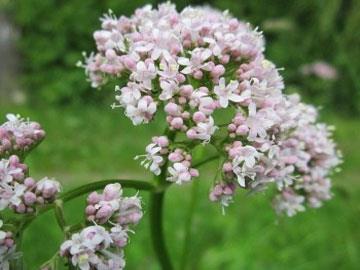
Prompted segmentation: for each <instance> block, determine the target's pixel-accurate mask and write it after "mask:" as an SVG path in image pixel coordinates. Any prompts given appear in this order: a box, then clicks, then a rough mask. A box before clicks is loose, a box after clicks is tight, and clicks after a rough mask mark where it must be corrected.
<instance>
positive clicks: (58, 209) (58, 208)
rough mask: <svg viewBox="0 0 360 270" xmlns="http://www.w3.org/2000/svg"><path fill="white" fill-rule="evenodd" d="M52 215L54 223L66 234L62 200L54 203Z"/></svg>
mask: <svg viewBox="0 0 360 270" xmlns="http://www.w3.org/2000/svg"><path fill="white" fill-rule="evenodd" d="M54 214H55V218H56V221H57V223H58V225H59V227H60V229H61V231H62V232H63V233H66V221H65V216H64V203H63V201H62V200H56V201H55V202H54Z"/></svg>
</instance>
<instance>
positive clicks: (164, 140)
mask: <svg viewBox="0 0 360 270" xmlns="http://www.w3.org/2000/svg"><path fill="white" fill-rule="evenodd" d="M156 141H157V144H158V145H159V146H160V147H167V146H169V140H168V138H167V137H166V136H160V137H157V140H156Z"/></svg>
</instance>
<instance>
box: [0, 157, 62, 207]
mask: <svg viewBox="0 0 360 270" xmlns="http://www.w3.org/2000/svg"><path fill="white" fill-rule="evenodd" d="M27 171H28V169H27V166H26V165H25V164H23V163H21V162H20V160H19V158H18V157H17V156H15V155H13V156H10V157H9V159H1V160H0V210H4V209H5V208H7V207H9V208H11V209H13V210H14V211H15V212H17V213H31V212H33V211H34V208H35V206H36V205H43V204H45V203H49V202H52V201H54V200H55V197H56V195H57V193H58V192H59V191H60V188H61V187H60V184H59V182H57V181H55V180H52V179H49V178H47V177H45V178H43V179H41V180H40V181H38V182H36V181H35V180H34V179H33V178H31V177H27V174H28V172H27Z"/></svg>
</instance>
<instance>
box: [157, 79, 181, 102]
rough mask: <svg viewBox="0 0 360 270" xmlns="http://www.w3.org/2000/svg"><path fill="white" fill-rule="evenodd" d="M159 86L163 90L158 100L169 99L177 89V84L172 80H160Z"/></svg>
mask: <svg viewBox="0 0 360 270" xmlns="http://www.w3.org/2000/svg"><path fill="white" fill-rule="evenodd" d="M160 87H161V89H162V90H163V91H162V92H161V94H160V96H159V99H160V100H169V99H171V98H172V97H173V96H174V94H175V93H176V92H178V90H179V85H178V83H177V82H176V81H174V80H162V81H160Z"/></svg>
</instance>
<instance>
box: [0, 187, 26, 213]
mask: <svg viewBox="0 0 360 270" xmlns="http://www.w3.org/2000/svg"><path fill="white" fill-rule="evenodd" d="M26 189H27V187H26V186H25V185H23V184H19V183H17V182H15V184H14V185H13V186H10V185H2V186H1V187H0V210H4V209H5V208H6V207H8V205H9V204H10V205H14V206H19V204H20V203H21V202H22V197H23V196H24V193H25V191H26Z"/></svg>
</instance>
